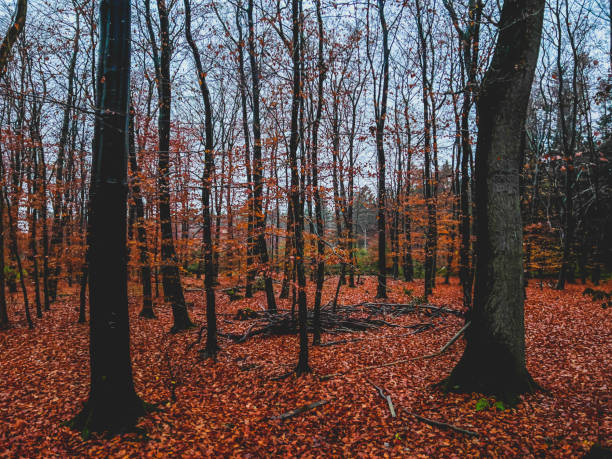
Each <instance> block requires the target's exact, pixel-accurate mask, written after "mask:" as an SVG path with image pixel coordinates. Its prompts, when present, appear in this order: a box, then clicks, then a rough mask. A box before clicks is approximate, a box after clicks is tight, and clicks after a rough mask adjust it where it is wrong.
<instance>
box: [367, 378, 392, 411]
mask: <svg viewBox="0 0 612 459" xmlns="http://www.w3.org/2000/svg"><path fill="white" fill-rule="evenodd" d="M368 382H369V383H370V384H372V385H373V386H374V388H375V389H376V390H377V391H378V394H379V395H380V396H381V397H382V398H383V400H385V401H386V402H387V405H388V406H389V411H390V412H391V417H392V418H394V417H395V407H394V406H393V402H392V401H391V396H390V395H385V392H384V391H383V390H382V389H381V388H380V387H378V386H377V385H376V384H374V383H373V382H372V381H370V380H369V379H368Z"/></svg>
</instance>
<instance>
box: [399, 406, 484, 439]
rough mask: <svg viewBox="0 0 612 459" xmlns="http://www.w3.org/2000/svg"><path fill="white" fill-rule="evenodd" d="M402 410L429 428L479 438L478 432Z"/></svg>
mask: <svg viewBox="0 0 612 459" xmlns="http://www.w3.org/2000/svg"><path fill="white" fill-rule="evenodd" d="M402 410H403V411H404V412H405V413H406V414H409V415H410V416H413V417H415V418H416V419H418V420H419V421H421V422H424V423H425V424H429V425H430V426H434V427H440V428H442V429H450V430H454V431H455V432H459V433H462V434H465V435H469V436H470V437H479V436H480V435H479V434H478V432H474V431H473V430H466V429H462V428H461V427H457V426H454V425H452V424H448V423H446V422H441V421H435V420H433V419H429V418H425V417H423V416H419V415H418V414H416V413H412V412H411V411H408V410H407V409H406V408H402Z"/></svg>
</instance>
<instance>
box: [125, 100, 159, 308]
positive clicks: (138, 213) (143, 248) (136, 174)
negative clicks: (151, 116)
mask: <svg viewBox="0 0 612 459" xmlns="http://www.w3.org/2000/svg"><path fill="white" fill-rule="evenodd" d="M129 123H130V125H129V130H130V133H129V134H130V144H129V152H128V154H129V163H130V171H131V173H132V177H131V182H132V183H131V191H132V195H133V197H134V208H135V212H134V213H135V218H136V222H135V223H136V238H137V241H138V256H139V261H140V283H141V284H142V309H141V310H140V316H141V317H146V318H148V319H154V318H155V312H154V311H153V293H152V288H151V261H150V259H149V251H148V249H147V230H146V228H145V226H144V223H145V219H144V201H143V199H142V191H141V189H140V167H139V166H138V158H137V157H136V139H135V137H136V134H135V131H134V109H133V108H132V107H130V121H129Z"/></svg>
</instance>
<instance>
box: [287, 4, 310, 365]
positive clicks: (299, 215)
mask: <svg viewBox="0 0 612 459" xmlns="http://www.w3.org/2000/svg"><path fill="white" fill-rule="evenodd" d="M301 11H302V2H301V0H292V1H291V20H292V41H291V43H292V46H291V61H292V64H293V93H292V96H291V135H290V139H289V167H290V169H291V191H290V198H291V203H292V206H291V211H292V212H293V218H292V219H291V225H292V230H293V231H292V232H293V244H294V250H293V252H294V255H295V261H294V263H293V264H294V266H295V273H296V277H297V303H298V323H299V336H300V353H299V360H298V364H297V367H296V369H295V372H296V374H297V375H298V376H299V375H302V374H305V373H309V372H310V371H311V370H310V366H309V364H308V323H307V319H308V310H307V306H306V273H305V272H304V234H303V229H304V228H303V226H304V203H303V201H302V200H301V196H300V170H299V168H298V160H297V150H298V146H299V141H300V139H299V132H298V121H299V119H298V118H299V109H300V104H301V99H302V94H301V81H300V80H301V78H300V77H301V69H300V57H301V56H300V49H301V46H300V30H301V27H302V18H301Z"/></svg>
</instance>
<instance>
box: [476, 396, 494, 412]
mask: <svg viewBox="0 0 612 459" xmlns="http://www.w3.org/2000/svg"><path fill="white" fill-rule="evenodd" d="M490 406H491V405H490V404H489V400H487V399H486V398H481V399H479V400H478V401H477V402H476V411H482V410H484V409H485V408H489V407H490Z"/></svg>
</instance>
